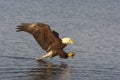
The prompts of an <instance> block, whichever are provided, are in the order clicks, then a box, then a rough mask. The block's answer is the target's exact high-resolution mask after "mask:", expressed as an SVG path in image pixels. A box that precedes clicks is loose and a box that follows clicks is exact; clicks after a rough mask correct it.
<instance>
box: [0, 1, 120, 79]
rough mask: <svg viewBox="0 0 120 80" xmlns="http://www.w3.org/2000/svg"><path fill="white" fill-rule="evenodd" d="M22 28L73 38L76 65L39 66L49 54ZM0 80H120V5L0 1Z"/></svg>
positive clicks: (52, 61)
mask: <svg viewBox="0 0 120 80" xmlns="http://www.w3.org/2000/svg"><path fill="white" fill-rule="evenodd" d="M22 22H42V23H46V24H49V25H50V26H51V28H52V29H54V30H56V31H57V32H59V33H60V37H61V38H62V37H71V38H72V39H73V40H74V41H75V44H74V45H69V46H68V47H67V48H66V49H65V51H66V52H71V51H75V52H76V55H75V57H74V59H67V60H63V59H60V58H59V57H55V58H52V59H46V60H44V61H40V62H37V61H35V60H34V58H36V57H39V56H42V55H43V54H44V51H43V50H42V49H41V48H40V47H39V45H38V44H37V43H36V41H35V40H34V38H33V37H32V36H31V35H29V34H27V33H25V32H20V33H17V32H16V31H15V28H16V25H18V24H20V23H22ZM0 80H120V0H0Z"/></svg>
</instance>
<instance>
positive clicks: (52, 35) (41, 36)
mask: <svg viewBox="0 0 120 80" xmlns="http://www.w3.org/2000/svg"><path fill="white" fill-rule="evenodd" d="M16 29H17V30H16V31H17V32H19V31H25V32H27V33H30V34H31V35H33V37H34V38H35V40H36V41H37V42H38V44H39V45H40V46H41V48H42V49H43V50H45V51H46V52H47V53H46V54H45V55H43V56H42V57H39V58H36V60H39V59H43V58H52V57H54V56H57V55H59V56H60V58H64V59H66V58H68V57H71V58H73V56H74V55H75V53H74V52H71V53H66V52H65V51H64V50H63V49H64V48H65V47H66V45H67V44H68V43H70V44H73V43H74V42H73V41H72V39H71V38H63V39H60V38H59V33H58V32H56V31H52V30H51V29H50V27H49V25H47V24H43V23H21V24H20V25H18V26H17V28H16Z"/></svg>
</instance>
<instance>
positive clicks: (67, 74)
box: [27, 60, 71, 80]
mask: <svg viewBox="0 0 120 80" xmlns="http://www.w3.org/2000/svg"><path fill="white" fill-rule="evenodd" d="M38 64H39V67H40V68H31V69H30V70H29V72H27V74H28V75H29V76H30V77H31V78H30V79H31V80H71V66H69V65H67V64H65V63H61V64H60V65H57V64H56V65H55V64H53V63H50V62H47V61H43V60H41V61H39V62H38ZM41 66H44V67H41Z"/></svg>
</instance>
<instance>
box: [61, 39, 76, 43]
mask: <svg viewBox="0 0 120 80" xmlns="http://www.w3.org/2000/svg"><path fill="white" fill-rule="evenodd" d="M62 43H64V44H74V41H73V40H72V39H71V38H62Z"/></svg>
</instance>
